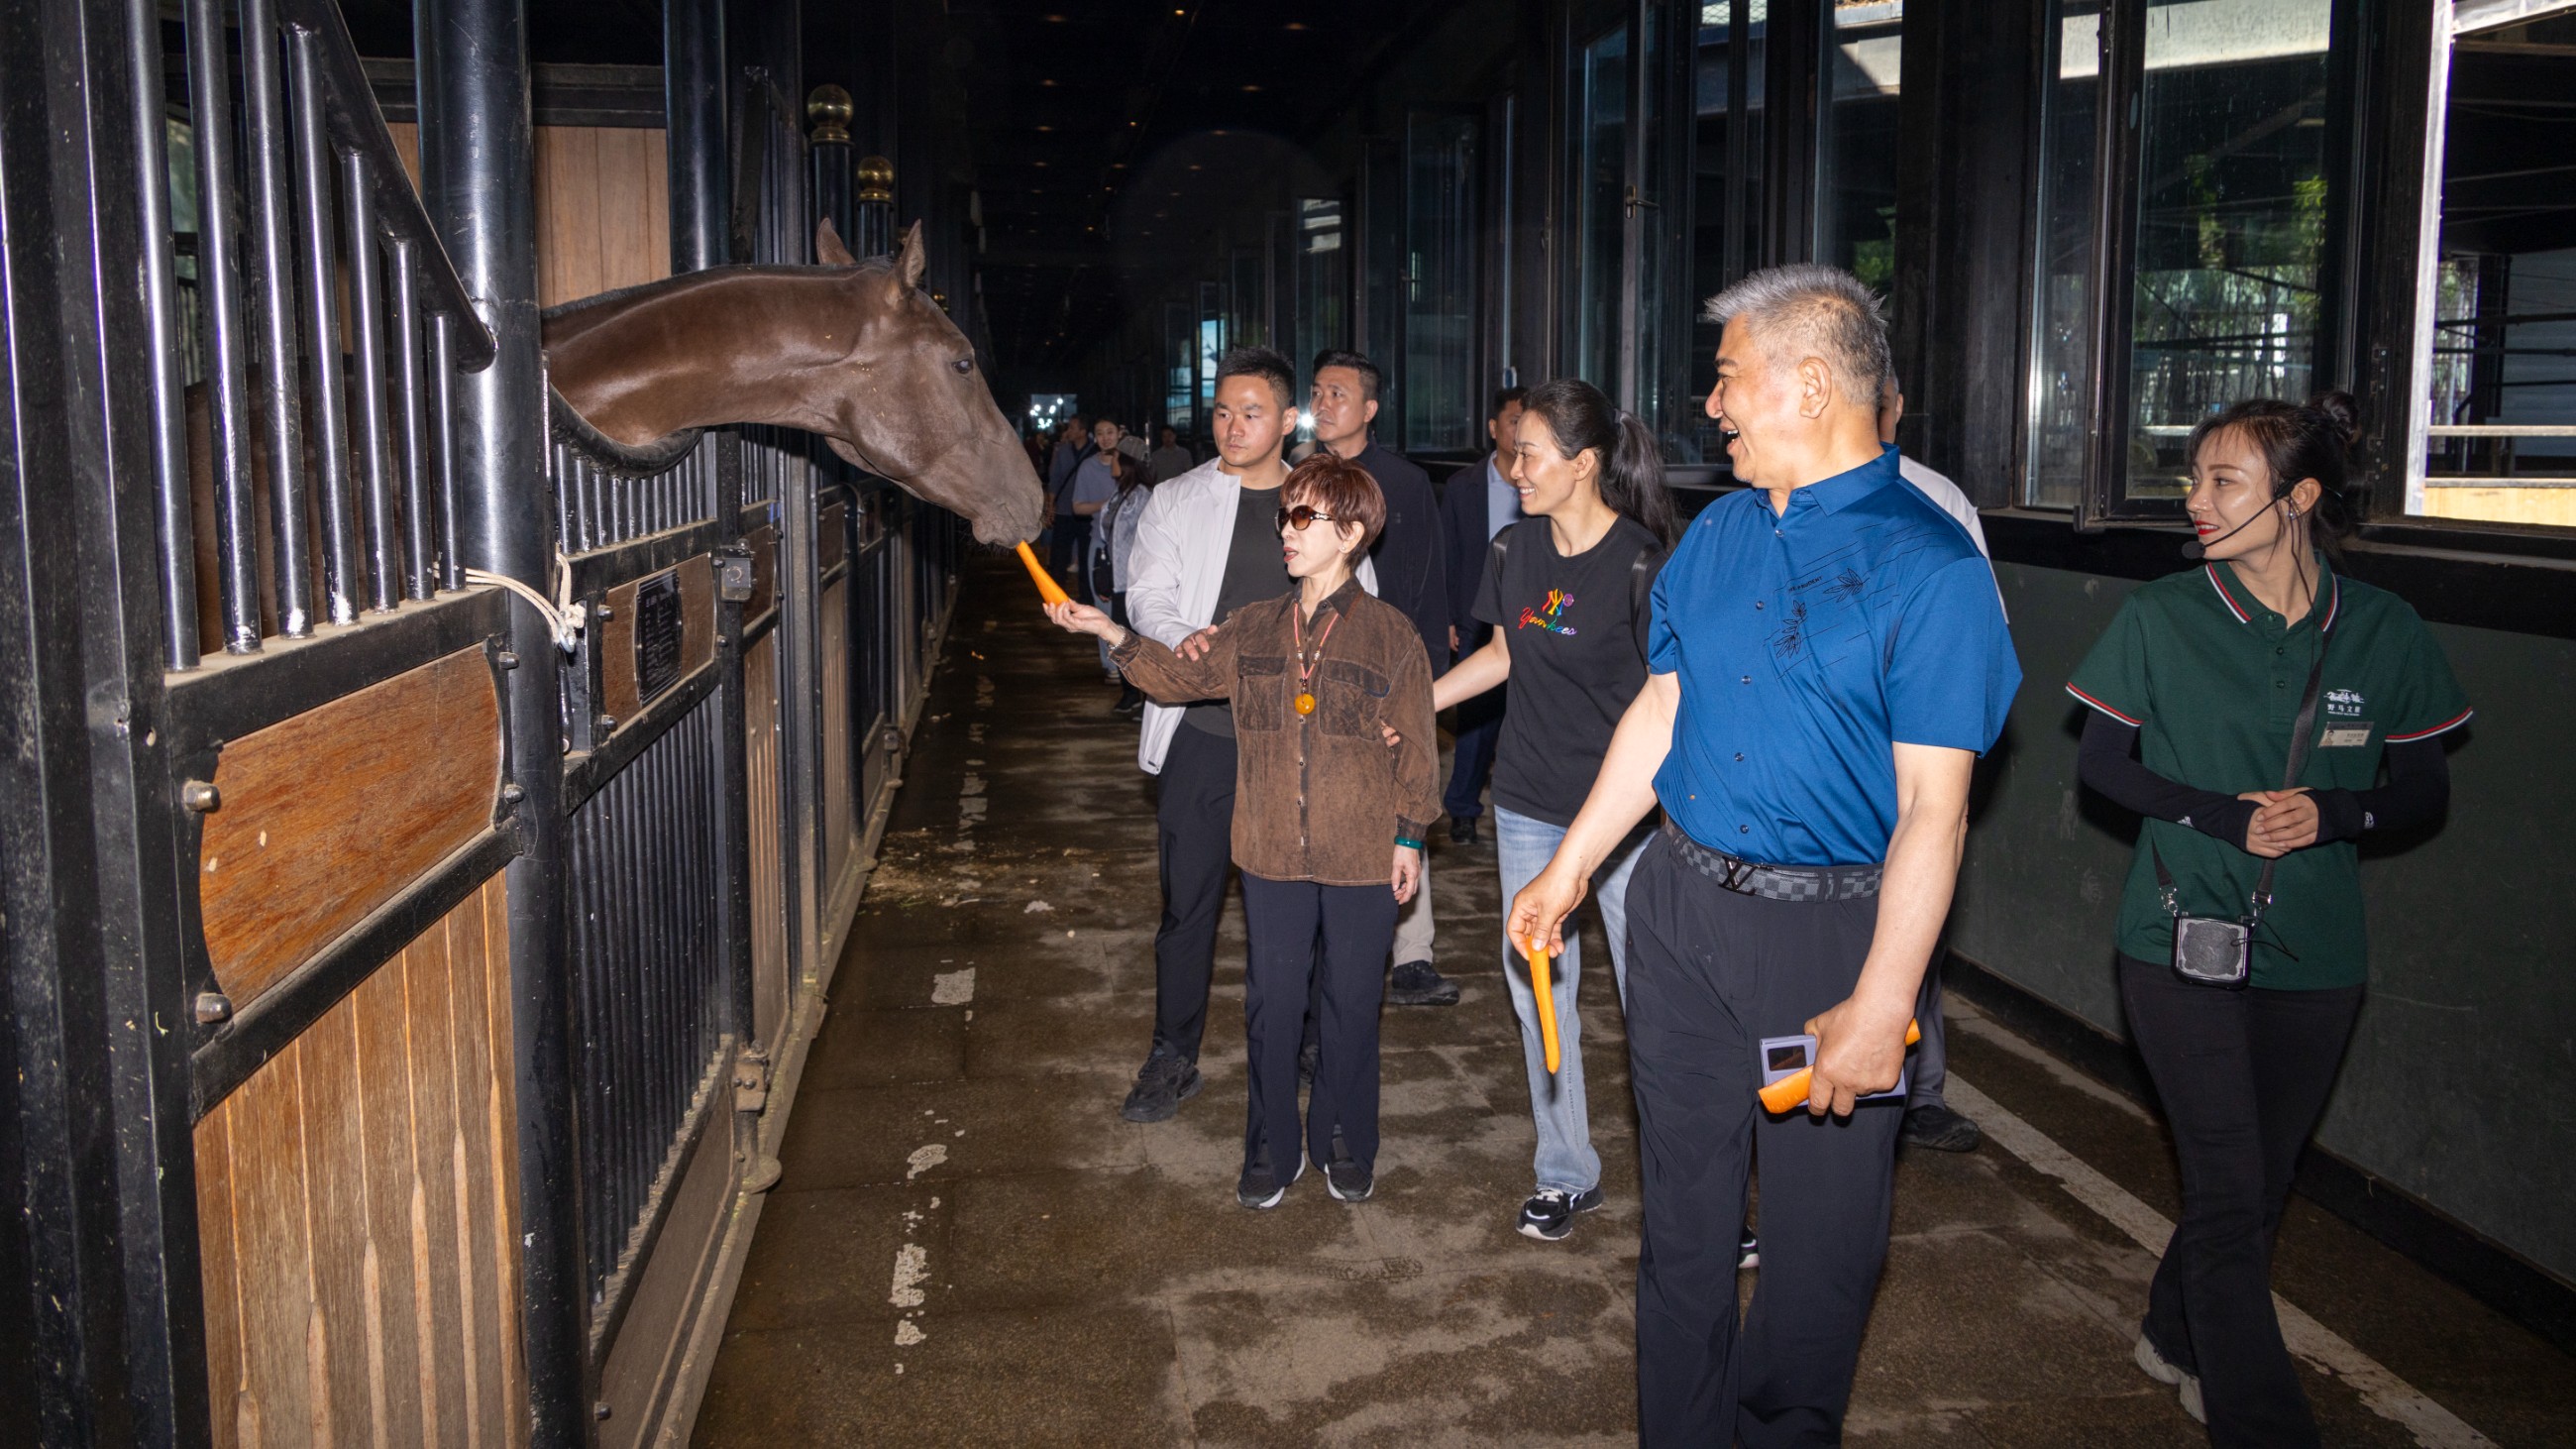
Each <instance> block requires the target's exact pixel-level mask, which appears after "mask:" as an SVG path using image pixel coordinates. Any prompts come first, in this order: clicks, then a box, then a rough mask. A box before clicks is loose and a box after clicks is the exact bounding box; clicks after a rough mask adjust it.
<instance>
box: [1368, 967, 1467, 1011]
mask: <svg viewBox="0 0 2576 1449" xmlns="http://www.w3.org/2000/svg"><path fill="white" fill-rule="evenodd" d="M1386 1004H1387V1005H1389V1006H1456V1005H1457V1004H1458V983H1457V982H1455V981H1452V980H1450V979H1449V978H1448V977H1446V976H1443V975H1441V974H1440V973H1439V972H1438V971H1435V970H1433V969H1432V966H1431V963H1430V962H1428V961H1401V962H1398V963H1396V968H1395V970H1394V972H1393V973H1392V974H1391V975H1389V977H1388V978H1387V990H1386Z"/></svg>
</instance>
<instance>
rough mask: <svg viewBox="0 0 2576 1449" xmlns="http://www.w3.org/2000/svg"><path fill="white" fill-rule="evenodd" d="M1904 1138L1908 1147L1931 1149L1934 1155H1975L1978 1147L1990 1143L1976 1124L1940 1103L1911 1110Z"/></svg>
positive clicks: (1909, 1110) (1931, 1103)
mask: <svg viewBox="0 0 2576 1449" xmlns="http://www.w3.org/2000/svg"><path fill="white" fill-rule="evenodd" d="M1901 1135H1902V1137H1903V1140H1904V1142H1905V1145H1906V1146H1908V1147H1928V1148H1930V1149H1931V1150H1932V1151H1934V1152H1974V1151H1975V1150H1976V1148H1977V1144H1978V1143H1980V1142H1983V1141H1985V1140H1986V1134H1985V1133H1984V1132H1983V1131H1981V1130H1979V1129H1978V1127H1977V1124H1976V1123H1974V1122H1971V1121H1969V1120H1968V1119H1967V1118H1965V1117H1962V1116H1960V1115H1959V1114H1958V1113H1956V1112H1953V1111H1951V1110H1950V1109H1949V1108H1948V1107H1945V1106H1943V1105H1941V1104H1940V1103H1938V1102H1927V1103H1925V1104H1923V1105H1922V1106H1920V1107H1911V1108H1908V1109H1907V1110H1906V1113H1905V1128H1904V1131H1903V1133H1902V1134H1901Z"/></svg>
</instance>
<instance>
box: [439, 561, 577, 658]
mask: <svg viewBox="0 0 2576 1449" xmlns="http://www.w3.org/2000/svg"><path fill="white" fill-rule="evenodd" d="M465 581H466V582H467V583H469V584H498V585H500V586H501V587H502V588H505V589H508V590H509V591H510V592H511V593H514V594H517V595H518V596H519V597H520V598H522V599H525V600H527V601H528V606H529V607H530V608H533V609H535V610H536V611H537V612H538V613H539V614H542V615H544V616H545V620H546V628H547V630H548V631H549V632H550V633H552V634H553V635H554V641H555V646H556V647H557V648H559V649H561V650H563V652H565V653H566V654H570V653H572V652H573V651H574V650H575V649H577V648H579V647H580V644H581V632H582V629H583V628H584V627H585V626H586V625H587V624H588V622H589V610H588V609H587V608H585V607H584V606H583V605H582V604H580V603H579V602H577V601H576V600H574V598H573V596H572V560H570V559H568V558H565V557H564V556H563V551H562V550H561V549H557V550H556V551H555V597H554V598H553V599H552V600H551V601H549V600H548V599H547V598H546V596H545V595H543V594H541V593H538V592H537V591H536V590H535V589H532V588H530V587H529V586H527V585H526V584H523V583H521V582H519V581H518V580H517V579H514V578H512V577H510V576H509V575H508V574H496V573H493V572H491V571H489V570H487V569H467V570H466V571H465Z"/></svg>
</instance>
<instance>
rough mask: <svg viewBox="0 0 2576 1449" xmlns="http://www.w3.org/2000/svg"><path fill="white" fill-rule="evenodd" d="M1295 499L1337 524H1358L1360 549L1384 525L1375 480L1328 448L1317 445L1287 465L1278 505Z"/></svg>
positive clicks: (1363, 549) (1366, 546)
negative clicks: (1300, 460)
mask: <svg viewBox="0 0 2576 1449" xmlns="http://www.w3.org/2000/svg"><path fill="white" fill-rule="evenodd" d="M1297 503H1304V504H1306V505H1308V506H1309V507H1312V508H1313V509H1314V510H1315V511H1316V512H1318V513H1324V514H1329V515H1330V516H1331V517H1332V520H1333V522H1334V524H1335V525H1337V526H1338V525H1340V524H1345V523H1356V524H1358V525H1359V526H1360V548H1359V551H1360V552H1362V553H1366V552H1368V549H1369V545H1370V544H1373V543H1375V542H1377V534H1378V530H1379V529H1381V528H1384V527H1386V495H1385V494H1384V493H1382V492H1380V491H1378V486H1377V480H1376V479H1375V478H1372V477H1370V476H1369V470H1367V469H1366V468H1363V467H1361V466H1360V465H1359V464H1357V463H1354V462H1352V461H1351V460H1350V459H1348V458H1343V457H1338V456H1336V455H1334V454H1333V453H1332V452H1331V451H1330V450H1328V449H1323V448H1318V449H1316V450H1315V456H1313V457H1311V458H1308V459H1307V460H1306V461H1305V462H1303V463H1300V464H1298V465H1297V466H1296V467H1294V468H1291V469H1289V470H1288V481H1287V482H1285V483H1282V484H1280V485H1279V506H1280V507H1282V508H1286V507H1288V506H1290V505H1292V504H1297ZM1354 566H1356V565H1354Z"/></svg>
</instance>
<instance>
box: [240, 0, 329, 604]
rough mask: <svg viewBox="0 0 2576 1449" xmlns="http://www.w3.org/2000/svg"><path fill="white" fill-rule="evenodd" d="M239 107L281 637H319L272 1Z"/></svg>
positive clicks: (249, 36) (256, 34)
mask: <svg viewBox="0 0 2576 1449" xmlns="http://www.w3.org/2000/svg"><path fill="white" fill-rule="evenodd" d="M241 37H242V41H241V50H242V102H243V105H242V110H243V115H244V118H245V121H246V124H247V128H248V135H247V137H246V138H245V139H246V140H247V141H248V148H247V151H246V159H247V160H248V162H249V164H250V195H251V206H250V216H249V221H250V225H251V228H252V230H253V232H254V233H255V235H256V237H257V242H258V261H259V307H258V312H259V328H260V337H259V340H260V359H259V361H260V369H259V391H260V412H261V417H260V422H261V423H262V425H263V426H262V429H261V437H262V438H263V439H264V440H265V441H266V442H267V444H268V517H269V530H270V534H271V537H272V540H273V543H274V546H275V549H276V559H275V567H274V570H273V575H274V578H275V580H276V582H275V585H274V586H275V588H276V590H277V632H279V633H280V634H283V635H285V636H287V637H288V638H290V639H300V638H303V637H304V636H305V635H307V634H310V633H312V632H313V542H312V536H311V532H310V529H309V526H308V525H307V523H306V520H305V506H306V497H305V486H304V422H303V418H302V416H301V414H300V412H299V411H298V409H297V407H296V392H297V386H296V376H295V372H296V341H295V241H294V234H293V228H294V209H293V205H292V203H291V202H290V201H289V200H288V193H289V191H290V182H289V177H288V157H289V153H290V141H289V137H288V135H287V126H286V107H285V102H284V100H283V98H282V96H281V94H280V86H279V79H278V63H279V54H278V35H277V19H276V14H275V11H274V9H273V0H241Z"/></svg>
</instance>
